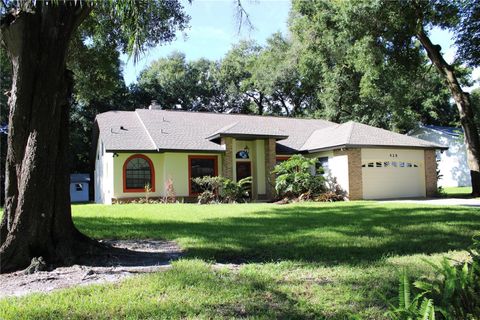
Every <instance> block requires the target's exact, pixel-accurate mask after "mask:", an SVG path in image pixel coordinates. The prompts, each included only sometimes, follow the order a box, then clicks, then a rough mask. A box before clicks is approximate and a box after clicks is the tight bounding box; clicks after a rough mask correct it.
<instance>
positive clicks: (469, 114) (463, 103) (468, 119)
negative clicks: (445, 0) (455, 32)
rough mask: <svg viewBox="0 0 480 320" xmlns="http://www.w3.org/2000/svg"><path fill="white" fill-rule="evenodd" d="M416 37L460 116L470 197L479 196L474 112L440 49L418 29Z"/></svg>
mask: <svg viewBox="0 0 480 320" xmlns="http://www.w3.org/2000/svg"><path fill="white" fill-rule="evenodd" d="M417 37H418V39H419V40H420V42H421V43H422V45H423V47H424V48H425V50H426V51H427V54H428V57H429V58H430V60H431V61H432V63H433V64H434V65H435V67H436V68H437V69H438V71H439V72H440V74H441V75H442V76H443V77H444V79H445V80H446V82H447V85H448V88H449V89H450V92H451V93H452V96H453V99H454V100H455V104H456V105H457V109H458V112H459V114H460V123H461V125H462V128H463V132H464V137H465V145H466V147H467V159H468V166H469V168H470V177H471V180H472V195H473V196H476V197H478V196H480V138H479V135H478V129H477V126H476V125H475V117H474V111H473V108H472V105H471V101H470V95H469V94H468V92H464V91H463V90H462V88H461V87H460V84H459V82H458V79H457V77H456V75H455V71H454V68H453V67H452V66H451V65H449V64H448V63H447V62H446V61H445V59H443V56H442V54H441V52H440V50H441V48H440V46H438V45H434V44H433V43H432V41H431V40H430V38H429V37H428V35H427V34H426V33H425V31H424V30H423V28H422V29H420V30H419V31H418V33H417Z"/></svg>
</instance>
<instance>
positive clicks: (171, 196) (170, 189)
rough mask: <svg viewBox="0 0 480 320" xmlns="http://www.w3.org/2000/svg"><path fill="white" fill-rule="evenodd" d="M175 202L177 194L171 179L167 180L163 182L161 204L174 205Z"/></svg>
mask: <svg viewBox="0 0 480 320" xmlns="http://www.w3.org/2000/svg"><path fill="white" fill-rule="evenodd" d="M175 202H177V193H176V192H175V188H174V186H173V179H172V178H168V179H167V181H165V196H164V197H163V203H175Z"/></svg>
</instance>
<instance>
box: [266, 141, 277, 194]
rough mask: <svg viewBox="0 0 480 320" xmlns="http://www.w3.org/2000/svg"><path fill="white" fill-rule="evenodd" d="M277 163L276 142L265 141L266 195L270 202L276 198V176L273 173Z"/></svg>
mask: <svg viewBox="0 0 480 320" xmlns="http://www.w3.org/2000/svg"><path fill="white" fill-rule="evenodd" d="M276 163H277V151H276V140H275V139H273V138H270V139H265V180H266V183H267V188H266V191H267V192H266V193H267V198H268V199H269V200H273V198H274V196H275V174H273V173H272V171H273V169H274V168H275V164H276Z"/></svg>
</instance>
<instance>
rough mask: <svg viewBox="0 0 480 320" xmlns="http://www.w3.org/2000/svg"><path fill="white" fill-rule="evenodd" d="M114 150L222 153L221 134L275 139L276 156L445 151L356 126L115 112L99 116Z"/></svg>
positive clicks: (105, 137)
mask: <svg viewBox="0 0 480 320" xmlns="http://www.w3.org/2000/svg"><path fill="white" fill-rule="evenodd" d="M97 123H98V126H99V130H100V136H101V138H102V140H103V142H104V143H105V148H106V149H107V150H109V151H127V150H145V151H150V150H151V151H161V150H192V151H193V150H196V151H213V152H222V151H224V148H223V147H222V146H221V145H220V144H218V143H215V142H213V141H211V139H212V138H216V137H219V136H221V135H233V136H235V135H238V136H251V137H253V136H261V137H266V136H268V137H274V138H276V139H277V140H278V141H277V152H279V153H289V152H292V153H293V152H299V151H307V152H308V151H314V150H324V149H329V148H330V149H331V148H334V147H336V146H339V147H344V146H347V147H348V146H355V145H358V146H400V147H415V148H441V147H442V146H439V145H436V144H434V143H431V142H428V141H424V140H420V139H416V138H412V137H408V136H405V135H401V134H398V133H394V132H391V131H387V130H383V129H379V128H375V127H371V126H367V125H363V124H359V123H355V122H347V123H345V124H341V125H339V124H336V123H333V122H329V121H325V120H318V119H299V118H285V117H266V116H252V115H239V114H217V113H201V112H186V111H167V110H148V109H137V110H135V111H110V112H106V113H102V114H100V115H98V116H97Z"/></svg>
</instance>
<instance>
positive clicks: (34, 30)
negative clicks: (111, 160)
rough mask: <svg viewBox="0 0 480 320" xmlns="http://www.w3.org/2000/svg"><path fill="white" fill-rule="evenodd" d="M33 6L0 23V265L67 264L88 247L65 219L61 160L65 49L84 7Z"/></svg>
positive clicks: (65, 177)
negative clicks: (7, 79)
mask: <svg viewBox="0 0 480 320" xmlns="http://www.w3.org/2000/svg"><path fill="white" fill-rule="evenodd" d="M33 11H34V12H31V13H29V12H25V11H20V12H18V13H12V14H10V15H9V16H7V18H6V19H2V23H1V35H2V42H3V44H4V46H5V47H6V49H7V51H8V54H9V57H10V59H11V61H12V66H13V84H12V90H11V92H10V98H9V107H10V112H9V132H8V149H7V163H6V187H5V189H6V190H5V208H4V215H3V218H2V222H1V225H0V245H1V246H0V273H5V272H10V271H14V270H18V269H22V268H25V267H27V266H28V265H29V263H30V261H31V259H32V258H33V257H39V256H42V257H44V259H45V260H46V261H47V262H48V263H50V264H71V263H74V262H75V260H76V259H77V258H78V257H79V255H82V254H85V253H86V251H90V250H94V248H95V247H96V242H95V241H93V240H91V239H89V238H88V237H86V236H84V235H83V234H81V233H80V232H79V231H78V230H77V229H76V228H75V226H74V224H73V221H72V217H71V209H70V194H69V180H70V179H69V166H68V161H67V159H68V157H67V151H68V150H67V149H68V139H69V137H68V134H69V133H68V123H69V105H70V101H69V99H70V96H71V89H72V77H71V75H70V74H69V72H68V70H67V69H66V61H65V60H66V52H67V49H68V44H69V40H70V37H71V35H72V33H73V32H74V31H75V29H76V28H77V27H78V25H79V24H80V23H81V22H82V20H83V19H84V18H85V17H86V16H87V15H88V13H89V11H90V9H89V8H88V7H87V6H83V7H80V6H79V5H73V4H72V3H68V2H67V4H61V3H60V4H58V5H55V6H52V5H51V4H50V5H44V4H43V3H42V2H41V1H38V2H37V5H36V7H35V8H34V10H33Z"/></svg>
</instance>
